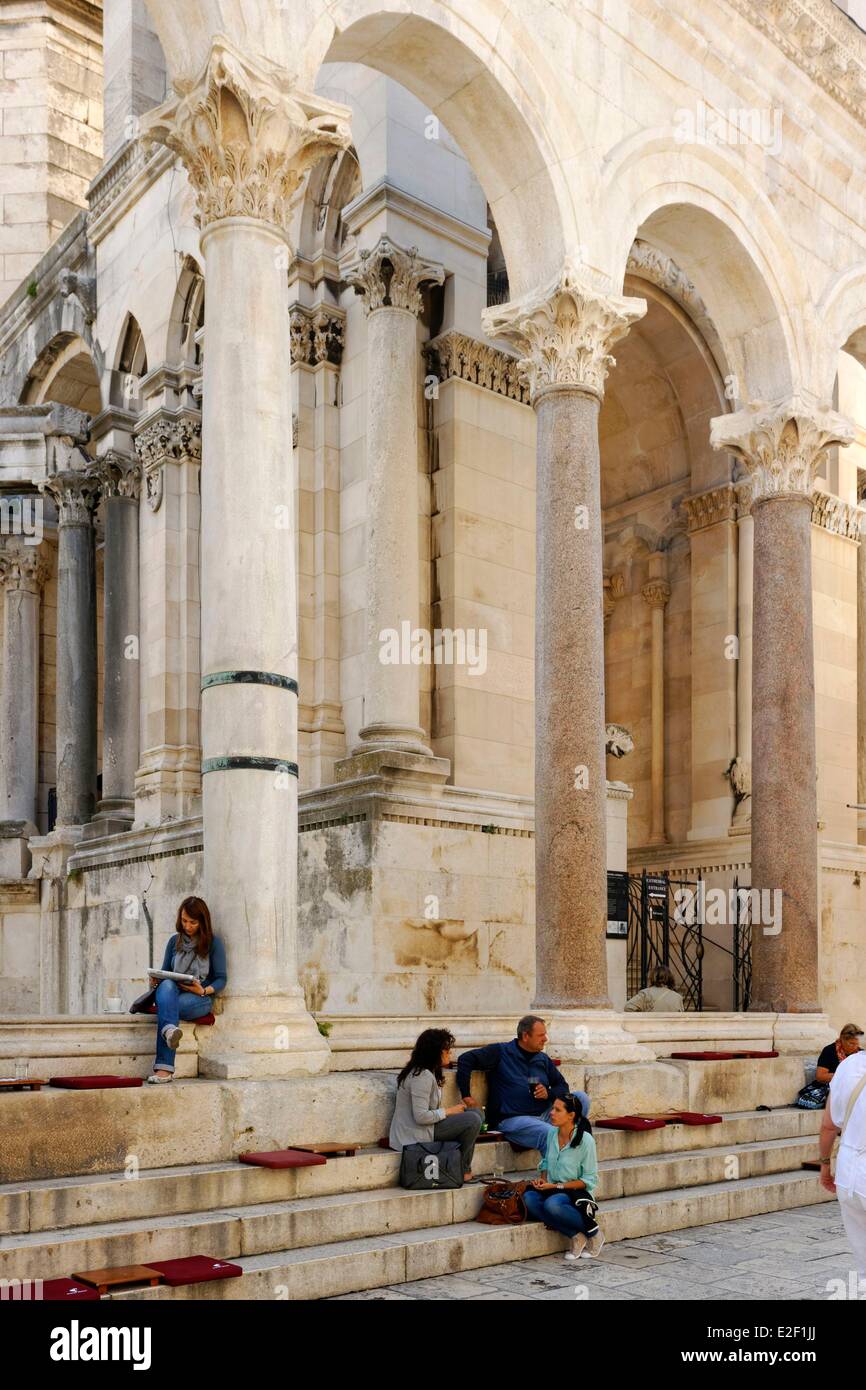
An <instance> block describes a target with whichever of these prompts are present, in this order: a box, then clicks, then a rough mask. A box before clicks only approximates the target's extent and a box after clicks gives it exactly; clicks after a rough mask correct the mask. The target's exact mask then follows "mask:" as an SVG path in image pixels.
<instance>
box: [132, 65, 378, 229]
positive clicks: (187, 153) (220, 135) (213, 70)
mask: <svg viewBox="0 0 866 1390" xmlns="http://www.w3.org/2000/svg"><path fill="white" fill-rule="evenodd" d="M174 87H175V92H176V95H175V96H172V97H170V98H169V100H168V101H166V102H164V103H163V105H162V106H159V107H157V109H156V110H155V111H152V112H149V113H148V115H147V116H146V117H144V118H143V120H142V139H143V140H144V142H145V143H146V144H148V143H152V142H154V141H156V142H158V143H160V144H163V145H167V146H168V147H169V149H171V150H174V152H175V153H176V154H179V155H180V157H181V159H182V160H183V162H184V164H185V165H186V168H187V172H188V174H189V180H190V183H191V185H192V187H193V190H194V192H195V195H196V201H197V204H198V223H199V226H201V227H202V228H205V227H207V226H209V225H210V223H212V222H217V221H220V220H221V219H222V218H225V217H255V218H259V219H261V220H262V221H265V222H269V223H271V224H273V225H275V226H277V227H280V228H281V229H282V230H283V231H284V232H285V233H288V230H289V226H290V219H291V210H292V202H293V199H294V197H295V194H296V193H297V191H298V188H299V187H300V184H301V182H302V180H303V178H304V176H305V175H306V174H307V172H308V171H309V170H310V169H311V168H312V167H313V165H314V164H316V163H317V162H318V160H319V159H321V158H322V156H323V155H325V154H328V153H335V152H336V151H337V150H341V149H346V148H347V147H348V145H349V143H350V139H351V136H350V127H349V111H348V109H347V108H346V107H344V106H339V105H337V104H336V103H334V102H329V101H325V100H324V99H322V98H321V97H318V96H310V95H307V94H305V93H301V92H296V91H292V90H291V89H290V88H289V85H288V83H287V81H286V78H285V76H284V74H283V73H282V72H281V71H280V70H279V69H277V68H275V67H271V66H270V64H266V63H263V62H261V61H259V60H256V59H253V58H251V57H248V56H247V55H245V54H241V53H240V52H239V51H238V50H237V49H236V48H235V47H234V46H233V45H232V44H230V43H229V42H228V41H227V40H226V39H224V38H217V39H215V41H214V44H213V47H212V49H211V52H210V56H209V57H208V60H207V63H206V64H205V66H204V68H203V70H202V72H201V73H200V74H199V76H198V77H197V78H195V79H194V80H192V81H180V80H179V79H175V83H174Z"/></svg>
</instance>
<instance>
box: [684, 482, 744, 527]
mask: <svg viewBox="0 0 866 1390" xmlns="http://www.w3.org/2000/svg"><path fill="white" fill-rule="evenodd" d="M734 501H735V497H734V489H733V487H732V486H731V484H730V483H723V484H722V486H721V487H714V488H710V489H709V491H708V492H699V493H696V494H695V495H694V496H692V497H685V498H684V499H683V502H682V509H683V511H684V513H685V516H686V525H687V529H688V532H689V534H690V535H691V534H692V532H693V531H702V530H703V529H704V527H706V526H715V525H716V523H717V522H719V521H732V520H733V517H734Z"/></svg>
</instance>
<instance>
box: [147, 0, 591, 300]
mask: <svg viewBox="0 0 866 1390" xmlns="http://www.w3.org/2000/svg"><path fill="white" fill-rule="evenodd" d="M147 3H148V7H149V9H150V12H151V15H152V17H153V20H154V24H155V26H156V28H157V31H158V33H159V37H160V40H161V42H162V46H163V49H164V51H165V54H166V59H167V62H168V64H169V67H170V69H171V72H172V77H173V80H174V81H175V83H177V82H178V81H181V82H182V81H189V80H191V79H192V78H194V77H195V76H196V75H197V74H198V73H199V72H200V71H201V69H202V68H203V67H204V65H205V62H206V60H207V55H208V52H209V48H210V45H211V42H212V41H213V38H214V37H215V36H217V35H218V34H221V35H225V36H226V37H227V38H228V39H229V40H230V41H231V42H233V43H234V44H236V45H237V46H238V47H239V48H240V49H241V50H242V51H245V52H249V53H251V54H256V55H259V56H261V57H264V58H266V59H267V60H268V61H269V62H271V63H273V64H275V65H276V66H277V67H280V68H282V69H283V70H284V71H285V73H286V77H287V80H288V81H289V82H290V83H291V84H293V85H294V84H296V85H297V86H298V87H299V88H300V89H301V90H307V91H312V90H313V88H314V86H315V84H316V79H317V76H318V72H319V69H320V67H321V66H322V64H323V63H330V62H353V63H363V64H365V65H366V66H368V67H372V68H375V69H377V70H378V71H380V72H383V73H385V74H386V76H389V77H392V78H394V79H395V80H396V81H397V82H399V83H401V84H402V85H403V86H404V87H406V88H407V89H408V90H409V91H410V92H412V93H413V94H414V95H415V96H416V97H418V98H419V99H420V100H421V101H423V102H424V103H425V104H426V105H427V107H428V108H429V110H430V112H431V113H432V114H433V115H435V116H437V117H439V118H440V119H441V120H442V123H443V124H444V125H445V126H446V128H447V129H448V130H449V131H450V133H451V135H452V136H453V137H454V139H455V140H456V141H457V143H458V144H459V145H460V147H461V149H462V150H463V152H464V153H465V155H466V157H467V159H468V160H469V162H470V163H471V165H472V167H473V170H474V172H475V175H476V177H477V178H478V181H479V183H480V184H481V187H482V188H483V189H484V192H485V195H486V196H487V199H488V202H489V203H490V206H491V209H492V211H493V215H494V217H495V219H496V223H497V225H498V227H499V232H500V236H501V238H502V244H503V249H504V252H505V258H506V262H507V264H508V271H509V280H510V283H511V287H512V293H513V294H514V295H515V296H518V295H520V294H523V293H525V292H527V291H529V290H531V289H534V288H535V287H536V286H538V285H540V284H544V283H546V282H547V281H549V280H550V279H552V278H553V277H554V276H555V275H558V274H559V272H560V270H561V268H562V265H563V262H564V260H565V258H566V256H567V255H571V256H576V255H577V253H578V248H579V247H580V243H581V232H580V228H579V217H580V216H582V215H585V214H584V210H586V209H589V208H592V207H595V206H597V198H596V197H595V196H594V194H593V192H592V188H591V187H590V185H594V167H593V156H592V154H591V152H590V150H589V148H588V145H587V142H586V140H585V139H584V138H583V136H582V134H581V132H580V130H579V127H578V126H577V123H576V118H575V114H574V104H573V103H572V102H569V101H567V100H566V99H565V94H562V95H560V91H559V87H560V84H559V82H558V80H557V77H556V73H555V69H554V68H553V67H552V66H551V64H550V63H549V61H548V59H547V58H546V57H545V55H544V53H543V52H542V50H541V49H540V47H539V46H538V44H537V42H536V40H535V38H534V37H533V35H532V34H531V33H530V32H529V31H528V30H527V29H526V28H525V27H524V26H523V25H522V24H520V23H519V22H517V21H516V20H515V17H514V15H513V12H512V10H511V8H510V6H509V5H508V4H507V3H506V0H475V3H474V4H473V6H472V15H471V18H468V17H467V14H466V7H465V5H463V4H462V3H460V2H459V0H412V3H411V4H410V5H409V6H407V4H406V2H405V0H330V3H326V0H318V3H314V0H311V2H310V3H309V4H306V5H304V6H292V7H290V8H289V7H285V8H282V7H278V6H276V5H258V6H251V5H247V4H244V3H243V0H196V3H195V4H193V3H192V0H190V3H188V4H186V5H185V6H183V15H182V16H181V14H180V13H179V10H180V7H178V6H177V5H176V4H175V3H174V0H147ZM588 235H589V232H588V231H587V232H586V234H585V236H586V237H588Z"/></svg>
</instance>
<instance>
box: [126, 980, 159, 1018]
mask: <svg viewBox="0 0 866 1390" xmlns="http://www.w3.org/2000/svg"><path fill="white" fill-rule="evenodd" d="M156 989H157V987H156V985H153V986H152V987H151V988H150V989H149V990H146V991H145V993H144V994H140V995H139V996H138V998H137V999H133V1001H132V1003H131V1004H130V1006H129V1012H130V1013H131V1014H149V1013H150V1010H151V1007H152V1005H154V1004H155V1003H156Z"/></svg>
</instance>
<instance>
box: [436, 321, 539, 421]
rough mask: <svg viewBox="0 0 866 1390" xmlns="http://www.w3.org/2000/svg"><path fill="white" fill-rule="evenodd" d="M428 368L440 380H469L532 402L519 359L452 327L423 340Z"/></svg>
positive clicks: (513, 397)
mask: <svg viewBox="0 0 866 1390" xmlns="http://www.w3.org/2000/svg"><path fill="white" fill-rule="evenodd" d="M424 357H425V360H426V363H427V369H428V371H429V372H430V373H432V375H433V376H436V377H438V378H439V380H440V381H452V380H458V381H470V382H472V384H473V385H474V386H481V387H483V389H484V390H485V391H493V392H495V393H496V395H499V396H507V397H508V398H509V400H512V401H518V402H519V403H520V404H521V405H527V406H528V405H529V387H528V386H527V385H526V383H525V382H524V381H523V380H522V378H521V376H520V373H519V370H518V359H517V358H516V357H512V356H510V354H509V353H507V352H502V351H501V350H500V349H499V348H495V347H491V345H490V344H489V343H481V342H479V341H478V339H477V338H470V337H469V335H468V334H466V333H458V332H457V331H456V329H451V330H450V331H449V332H448V333H442V334H440V336H439V337H438V338H431V339H430V342H429V343H425V344H424Z"/></svg>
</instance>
